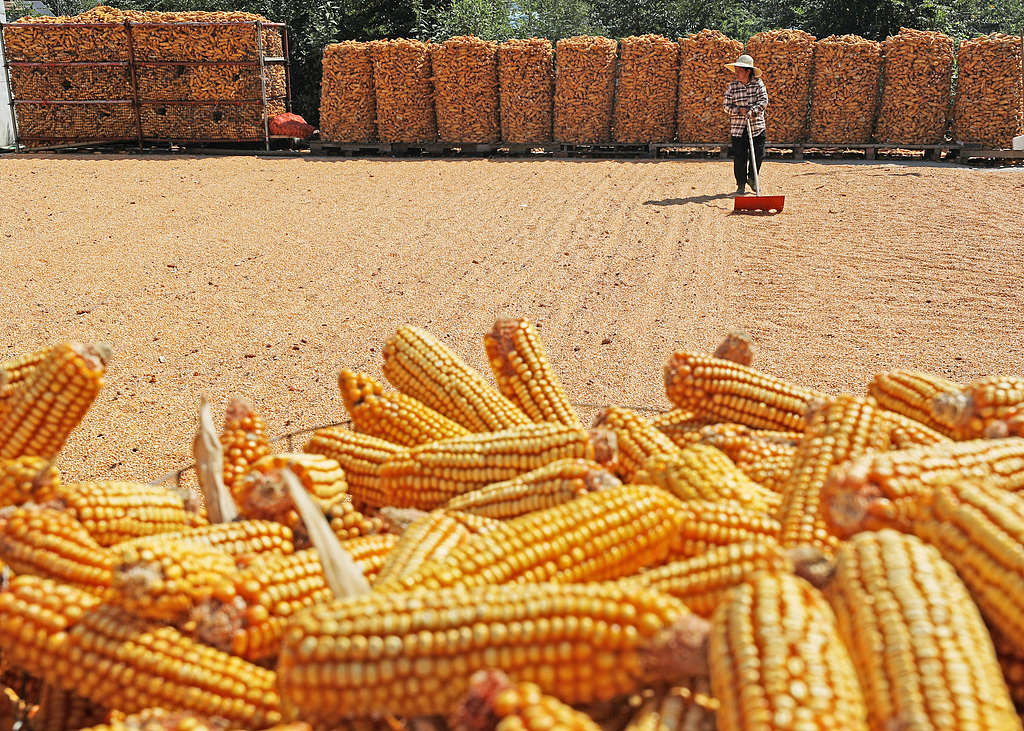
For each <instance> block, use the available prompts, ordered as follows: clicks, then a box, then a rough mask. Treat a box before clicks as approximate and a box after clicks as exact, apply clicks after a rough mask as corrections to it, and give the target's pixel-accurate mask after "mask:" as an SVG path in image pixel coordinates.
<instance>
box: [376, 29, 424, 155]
mask: <svg viewBox="0 0 1024 731" xmlns="http://www.w3.org/2000/svg"><path fill="white" fill-rule="evenodd" d="M430 48H431V46H430V45H429V44H427V43H423V42H422V41H416V40H410V39H406V38H399V39H397V40H393V41H382V42H380V43H376V44H374V46H373V83H374V88H375V89H376V91H377V134H378V137H379V138H380V141H381V142H399V143H406V144H415V143H424V142H434V141H436V140H437V117H436V115H435V113H434V87H433V84H432V83H431V81H430V77H431V73H432V72H431V63H430V56H431V54H430Z"/></svg>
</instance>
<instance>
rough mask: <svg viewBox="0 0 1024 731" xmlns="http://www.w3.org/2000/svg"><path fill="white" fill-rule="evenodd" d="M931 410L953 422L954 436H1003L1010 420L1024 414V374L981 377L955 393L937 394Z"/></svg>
mask: <svg viewBox="0 0 1024 731" xmlns="http://www.w3.org/2000/svg"><path fill="white" fill-rule="evenodd" d="M932 411H933V412H934V413H935V414H936V417H937V418H939V419H941V420H942V421H944V422H949V423H951V424H952V425H953V434H952V436H953V438H954V439H960V440H964V439H981V438H983V437H989V436H1004V435H1005V434H1006V433H1007V422H1008V421H1013V422H1014V423H1017V422H1018V420H1019V419H1020V417H1021V416H1024V378H1009V377H1003V376H988V377H986V378H979V379H978V380H976V381H971V382H970V383H968V384H967V385H966V386H964V387H963V388H962V389H961V390H960V391H958V392H956V393H941V394H939V395H938V396H936V397H935V400H934V401H933V402H932ZM1018 436H1024V435H1018Z"/></svg>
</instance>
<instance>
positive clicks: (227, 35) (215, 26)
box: [127, 11, 281, 61]
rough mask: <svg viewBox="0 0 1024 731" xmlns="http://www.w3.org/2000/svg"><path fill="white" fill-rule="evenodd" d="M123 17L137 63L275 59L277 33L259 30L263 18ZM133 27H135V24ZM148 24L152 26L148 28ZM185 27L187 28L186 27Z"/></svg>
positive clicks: (210, 14)
mask: <svg viewBox="0 0 1024 731" xmlns="http://www.w3.org/2000/svg"><path fill="white" fill-rule="evenodd" d="M131 16H132V17H129V18H127V20H129V21H130V22H131V23H133V27H132V50H133V53H134V54H135V59H136V60H137V61H255V60H257V59H259V57H260V50H261V48H260V47H261V45H262V51H263V56H264V57H266V56H277V55H280V53H281V51H280V49H279V48H278V44H279V42H280V41H279V40H278V39H279V38H280V34H281V32H280V31H279V30H278V29H276V28H262V27H261V29H260V32H261V36H262V37H258V36H257V35H256V24H257V23H265V22H267V20H266V18H263V17H262V16H259V15H254V14H252V13H243V12H235V11H231V12H202V11H191V12H182V13H158V12H140V13H132V14H131ZM136 24H137V25H136ZM150 24H152V25H150ZM186 24H187V25H186Z"/></svg>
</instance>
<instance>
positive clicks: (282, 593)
mask: <svg viewBox="0 0 1024 731" xmlns="http://www.w3.org/2000/svg"><path fill="white" fill-rule="evenodd" d="M397 540H398V537H397V536H394V535H381V536H362V537H359V538H353V539H351V540H348V541H344V542H343V543H342V544H341V545H342V548H344V549H345V550H346V551H348V553H349V555H351V556H352V558H353V559H354V560H355V561H356V562H357V563H358V564H359V565H360V566H361V568H362V569H363V572H364V575H365V576H366V578H367V579H368V580H373V578H374V577H375V575H376V574H377V572H378V571H379V570H380V568H381V566H382V565H383V563H384V561H385V560H386V557H387V554H388V553H389V552H390V550H391V549H392V548H393V547H394V545H395V543H396V542H397ZM331 598H333V596H332V594H331V590H330V588H329V587H328V585H327V580H326V578H325V576H324V567H323V564H322V563H321V562H320V557H319V555H318V554H317V552H316V550H315V549H312V548H311V549H307V550H304V551H298V552H296V553H294V554H292V555H290V556H279V557H275V558H272V559H268V560H265V561H261V562H260V563H258V564H255V565H253V566H250V567H248V568H246V569H245V570H243V571H240V572H237V573H235V574H233V575H229V576H226V577H224V579H223V580H222V581H221V582H219V583H218V584H217V585H216V586H215V587H214V590H213V592H212V593H211V594H210V595H209V596H208V597H206V598H205V599H204V600H202V601H200V602H199V603H197V605H196V607H195V609H194V611H193V612H192V614H191V619H192V621H193V622H194V623H195V635H196V637H198V638H199V639H201V640H202V641H203V642H205V643H206V644H208V645H211V646H213V647H216V648H219V649H221V650H224V651H225V652H230V653H231V654H232V655H236V656H238V657H241V658H244V659H246V660H252V661H258V660H264V659H267V658H271V657H273V656H275V655H277V652H278V650H279V649H280V647H281V637H282V636H283V634H284V629H285V626H286V624H287V622H288V621H289V619H291V617H293V616H294V615H295V614H296V613H297V612H299V611H300V610H301V609H303V608H305V607H308V606H312V605H313V604H320V603H323V602H326V601H328V600H330V599H331Z"/></svg>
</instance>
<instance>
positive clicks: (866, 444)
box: [778, 395, 889, 553]
mask: <svg viewBox="0 0 1024 731" xmlns="http://www.w3.org/2000/svg"><path fill="white" fill-rule="evenodd" d="M888 448H889V436H888V431H887V429H886V422H885V421H884V420H883V419H882V418H881V416H880V415H879V412H878V410H877V409H876V408H874V407H873V406H872V405H871V403H870V402H869V401H868V400H867V399H865V398H860V397H853V396H845V395H844V396H840V397H838V398H836V399H835V400H833V401H831V402H829V403H828V404H826V405H824V406H823V407H822V408H821V409H818V410H816V411H815V413H814V415H813V417H812V419H811V421H810V424H809V426H808V428H807V434H806V436H804V438H803V439H802V440H801V442H800V445H799V446H798V447H797V448H796V454H795V455H794V457H793V469H792V472H791V473H790V477H789V480H788V481H787V482H786V486H785V488H784V489H783V493H782V507H781V508H780V510H779V513H778V515H779V522H780V523H781V524H782V530H781V533H780V537H779V540H780V542H781V543H782V545H783V546H784V547H792V546H798V545H801V544H810V545H813V546H818V547H819V548H821V549H822V550H824V551H825V552H826V553H831V552H832V551H834V550H835V548H836V547H837V546H838V544H839V541H838V539H837V538H836V537H835V536H833V535H832V534H831V533H829V530H828V526H827V525H826V522H825V516H824V513H823V510H822V506H821V492H822V488H823V486H824V484H825V480H826V478H827V477H828V475H829V471H830V470H831V469H832V468H833V467H834V466H835V465H838V464H842V463H843V462H846V461H847V460H850V459H853V458H855V457H859V456H860V455H862V454H866V453H869V452H872V451H884V450H886V449H888Z"/></svg>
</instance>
